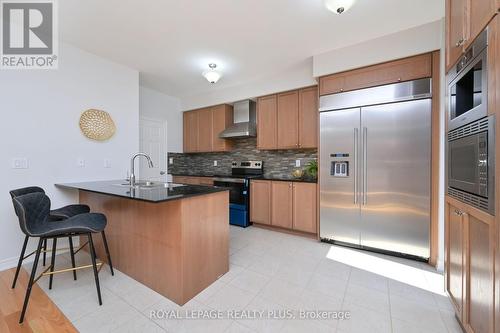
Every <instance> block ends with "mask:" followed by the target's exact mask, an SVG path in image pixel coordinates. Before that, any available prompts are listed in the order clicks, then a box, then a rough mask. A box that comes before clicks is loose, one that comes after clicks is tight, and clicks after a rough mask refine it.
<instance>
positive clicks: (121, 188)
mask: <svg viewBox="0 0 500 333" xmlns="http://www.w3.org/2000/svg"><path fill="white" fill-rule="evenodd" d="M125 183H126V181H125V180H120V179H119V180H105V181H95V182H82V183H65V184H55V186H56V187H59V188H65V189H77V190H83V191H89V192H95V193H101V194H108V195H113V196H118V197H123V198H128V199H134V200H142V201H148V202H164V201H168V200H178V199H184V198H189V197H193V196H198V195H205V194H210V193H215V192H222V191H227V190H228V189H225V188H217V187H212V186H201V185H180V186H179V185H178V184H172V183H160V182H158V183H157V184H158V186H155V187H150V188H144V187H135V188H130V187H129V186H128V185H123V184H125Z"/></svg>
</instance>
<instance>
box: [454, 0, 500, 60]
mask: <svg viewBox="0 0 500 333" xmlns="http://www.w3.org/2000/svg"><path fill="white" fill-rule="evenodd" d="M498 8H499V6H498V1H497V0H446V68H447V69H450V68H451V66H453V65H454V64H455V63H456V62H457V61H458V59H459V58H460V56H461V55H462V54H463V52H464V51H465V50H466V49H467V48H468V47H469V45H470V44H471V43H472V42H473V41H474V40H475V39H476V37H477V36H478V35H479V34H480V33H481V31H483V29H484V28H485V27H486V26H487V25H488V23H489V22H490V20H491V19H492V18H493V17H494V16H495V14H496V13H497V12H498Z"/></svg>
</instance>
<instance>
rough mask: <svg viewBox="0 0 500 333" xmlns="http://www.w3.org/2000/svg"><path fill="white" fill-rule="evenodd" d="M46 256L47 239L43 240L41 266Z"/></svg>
mask: <svg viewBox="0 0 500 333" xmlns="http://www.w3.org/2000/svg"><path fill="white" fill-rule="evenodd" d="M46 256H47V239H45V241H44V242H43V266H45V257H46Z"/></svg>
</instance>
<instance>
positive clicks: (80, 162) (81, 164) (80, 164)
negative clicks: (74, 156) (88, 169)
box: [76, 158, 85, 168]
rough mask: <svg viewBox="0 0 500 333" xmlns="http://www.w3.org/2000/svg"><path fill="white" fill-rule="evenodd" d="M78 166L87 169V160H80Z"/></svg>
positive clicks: (77, 162)
mask: <svg viewBox="0 0 500 333" xmlns="http://www.w3.org/2000/svg"><path fill="white" fill-rule="evenodd" d="M76 165H78V166H79V167H80V168H85V160H84V159H83V158H79V159H78V160H77V161H76Z"/></svg>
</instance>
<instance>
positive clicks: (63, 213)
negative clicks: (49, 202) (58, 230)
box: [50, 205, 90, 221]
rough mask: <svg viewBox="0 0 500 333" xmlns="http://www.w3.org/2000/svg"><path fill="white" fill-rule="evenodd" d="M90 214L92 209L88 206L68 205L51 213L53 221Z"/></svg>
mask: <svg viewBox="0 0 500 333" xmlns="http://www.w3.org/2000/svg"><path fill="white" fill-rule="evenodd" d="M89 212H90V207H89V206H87V205H68V206H64V207H61V208H58V209H54V210H51V211H50V220H51V221H61V220H65V219H69V218H70V217H73V216H76V215H79V214H85V213H89Z"/></svg>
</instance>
